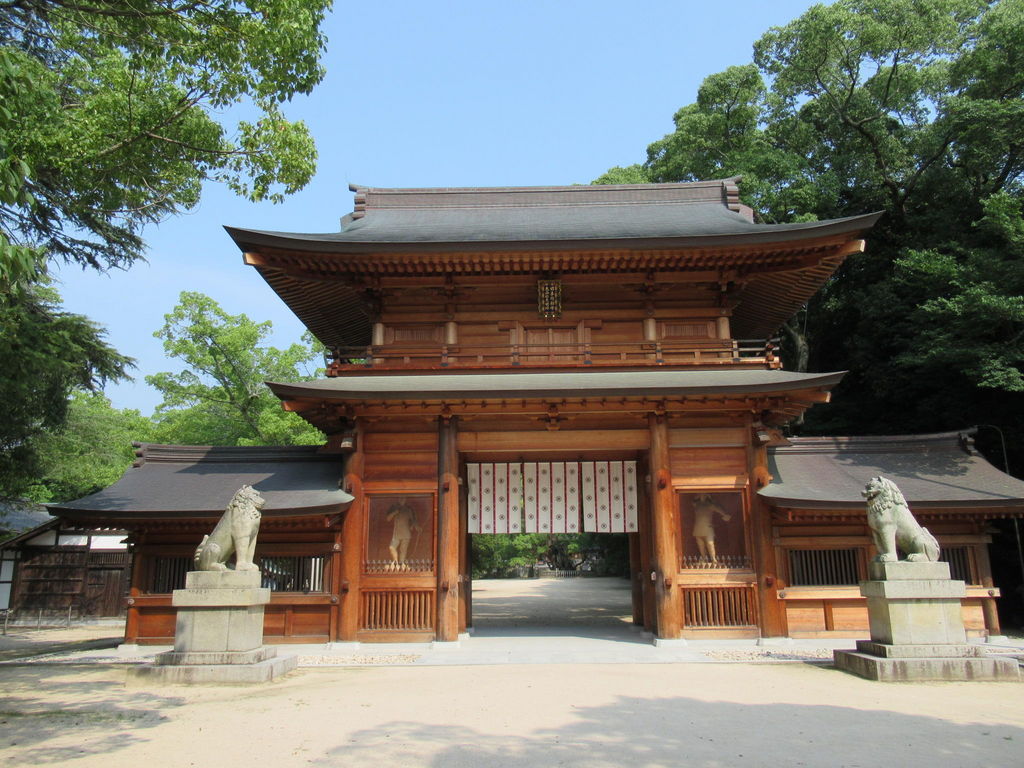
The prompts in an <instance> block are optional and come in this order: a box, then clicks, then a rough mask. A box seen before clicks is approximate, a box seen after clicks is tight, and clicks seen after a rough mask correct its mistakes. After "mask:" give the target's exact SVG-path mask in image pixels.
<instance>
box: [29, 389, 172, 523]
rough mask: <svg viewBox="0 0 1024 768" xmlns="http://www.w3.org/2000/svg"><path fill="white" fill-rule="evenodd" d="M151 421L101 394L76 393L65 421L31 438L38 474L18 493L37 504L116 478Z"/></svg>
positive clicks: (78, 493)
mask: <svg viewBox="0 0 1024 768" xmlns="http://www.w3.org/2000/svg"><path fill="white" fill-rule="evenodd" d="M152 432H153V423H152V422H151V421H150V420H149V419H147V418H146V417H144V416H142V415H141V414H140V413H139V412H138V411H135V410H118V409H116V408H114V407H112V406H111V404H110V401H109V400H108V399H107V398H106V397H104V396H103V395H102V394H97V393H90V392H84V391H78V392H75V393H74V394H73V395H72V397H71V401H70V402H69V404H68V418H67V422H66V424H65V425H64V427H63V428H62V429H60V430H59V431H50V432H44V433H43V434H42V435H40V436H39V437H38V438H37V439H36V440H35V442H34V447H35V450H36V453H37V456H38V461H37V467H38V469H37V475H35V476H34V477H33V479H32V484H31V486H29V487H28V488H26V489H25V491H24V492H23V494H22V495H24V496H25V497H26V498H29V499H31V500H33V501H38V502H40V503H46V502H61V501H69V500H71V499H77V498H80V497H82V496H86V495H88V494H90V493H95V492H96V491H98V490H100V489H102V488H106V487H107V486H108V485H110V484H112V483H114V482H116V481H117V480H118V479H119V478H120V477H121V475H122V474H123V473H124V471H125V470H126V469H128V467H129V466H131V463H132V461H133V459H134V458H135V450H134V448H133V447H132V442H133V441H145V440H149V439H150V437H151V435H152Z"/></svg>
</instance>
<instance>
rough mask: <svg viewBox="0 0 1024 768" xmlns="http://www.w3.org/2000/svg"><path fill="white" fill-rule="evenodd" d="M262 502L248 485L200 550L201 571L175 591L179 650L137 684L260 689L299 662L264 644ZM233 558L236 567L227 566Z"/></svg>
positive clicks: (145, 671) (266, 596)
mask: <svg viewBox="0 0 1024 768" xmlns="http://www.w3.org/2000/svg"><path fill="white" fill-rule="evenodd" d="M265 503H266V502H265V501H264V499H263V497H262V496H260V494H259V492H258V491H256V490H255V489H254V488H252V487H250V486H248V485H243V486H242V487H241V488H239V489H238V491H237V492H236V493H235V495H234V497H233V498H232V499H231V501H230V502H229V503H228V506H227V509H226V510H225V511H224V515H223V516H222V517H221V519H220V520H219V521H218V522H217V525H216V526H215V527H214V529H213V533H211V534H209V535H208V536H204V537H203V541H202V543H201V544H200V545H199V546H198V547H197V548H196V554H195V562H196V566H197V567H198V568H199V569H200V570H198V571H190V572H189V573H187V574H186V575H185V589H176V590H174V593H173V595H172V596H171V604H172V605H173V606H174V607H175V608H177V618H176V621H175V627H174V650H173V651H167V652H166V653H161V654H159V655H158V656H157V657H156V661H155V664H154V665H153V666H148V665H147V666H143V667H138V668H136V669H134V670H133V674H134V676H135V677H136V678H142V679H146V678H148V679H153V680H158V681H160V682H165V683H257V682H265V681H267V680H272V679H274V678H275V677H279V676H281V675H283V674H285V673H287V672H289V671H291V670H292V669H294V668H295V666H296V662H297V660H296V658H295V657H294V656H282V657H279V656H277V649H276V648H268V647H267V646H265V645H263V609H264V606H265V605H266V604H267V603H269V602H270V590H269V589H267V588H266V587H261V586H260V583H261V576H260V570H259V567H258V566H257V565H256V564H255V563H254V562H253V555H254V553H255V551H256V535H257V534H258V533H259V527H260V517H261V515H260V510H261V509H262V508H263V506H264V504H265ZM232 554H233V555H234V556H235V568H234V570H229V569H228V566H227V561H228V559H229V558H230V557H231V555H232Z"/></svg>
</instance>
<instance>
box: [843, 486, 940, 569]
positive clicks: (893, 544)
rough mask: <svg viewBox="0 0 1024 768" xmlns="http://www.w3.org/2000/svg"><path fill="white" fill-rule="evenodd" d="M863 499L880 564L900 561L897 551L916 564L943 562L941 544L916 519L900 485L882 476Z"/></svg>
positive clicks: (862, 492) (877, 559)
mask: <svg viewBox="0 0 1024 768" xmlns="http://www.w3.org/2000/svg"><path fill="white" fill-rule="evenodd" d="M861 495H862V496H864V498H865V499H867V502H868V527H869V528H870V529H871V538H872V539H873V540H874V542H875V549H877V550H878V555H877V556H876V557H875V561H876V562H879V563H892V562H895V561H896V560H898V559H899V556H898V555H897V551H896V548H897V547H899V548H900V549H901V550H903V552H904V554H906V556H907V560H908V561H910V562H912V563H917V562H935V561H936V560H938V559H939V542H937V541H936V540H935V537H934V536H932V535H931V534H930V533H929V532H928V529H927V528H922V527H921V525H920V523H918V522H917V520H915V519H914V515H913V513H911V511H910V507H908V506H907V500H906V499H905V498H903V494H902V493H901V492H900V489H899V488H897V487H896V483H894V482H893V481H892V480H887V479H885V478H884V477H881V476H879V477H873V478H871V480H870V481H869V482H868V484H867V485H866V486H864V490H863V491H861Z"/></svg>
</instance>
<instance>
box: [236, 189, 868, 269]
mask: <svg viewBox="0 0 1024 768" xmlns="http://www.w3.org/2000/svg"><path fill="white" fill-rule="evenodd" d="M723 184H724V182H720V181H718V182H699V183H694V184H693V185H687V184H649V185H638V186H607V187H602V186H590V187H522V188H518V189H510V188H496V189H436V190H435V189H426V190H376V189H368V190H359V191H360V192H361V193H362V194H363V195H364V196H366V197H367V198H368V199H370V200H376V199H377V198H384V199H387V200H388V202H387V204H378V205H370V204H366V205H365V206H364V208H363V210H361V211H360V210H357V212H356V214H350V215H349V216H346V217H345V218H344V219H343V220H342V228H341V231H340V232H328V233H297V232H296V233H291V232H270V231H263V230H254V229H239V228H235V227H225V229H226V230H227V232H228V234H229V235H231V237H232V238H233V239H234V240H235V242H236V243H238V245H239V246H240V247H242V248H243V249H244V248H246V247H247V246H248V247H251V246H270V247H275V248H284V249H299V250H303V251H309V252H315V253H346V252H353V253H367V252H373V251H382V250H389V251H395V250H403V251H405V250H416V251H419V250H433V251H466V250H487V249H489V248H502V249H507V248H510V247H514V248H515V249H516V250H522V249H548V248H556V249H565V248H595V247H601V248H616V247H618V248H639V247H642V248H684V247H691V248H696V247H709V246H728V245H744V244H754V243H780V242H787V243H789V242H798V241H800V240H808V239H812V238H821V237H828V236H831V235H836V234H847V233H852V232H859V231H862V230H866V229H868V228H870V227H871V226H872V225H873V224H874V222H875V221H876V220H877V219H878V216H879V215H880V214H868V215H866V216H852V217H848V218H844V219H829V220H825V221H812V222H800V223H793V224H755V223H754V222H753V221H751V220H750V219H749V218H748V217H747V216H744V215H743V214H742V213H740V212H737V211H735V210H730V208H729V207H727V205H726V201H725V198H724V192H723ZM692 187H698V188H699V189H701V190H705V189H710V190H711V192H712V194H710V195H708V194H704V195H701V196H699V197H694V196H693V195H689V196H687V195H680V194H678V193H679V192H680V191H682V192H688V191H689V190H690V189H691V188H692ZM673 193H675V194H673ZM389 198H396V199H395V200H390V199H389ZM447 198H453V199H450V200H449V199H447ZM357 207H358V205H357Z"/></svg>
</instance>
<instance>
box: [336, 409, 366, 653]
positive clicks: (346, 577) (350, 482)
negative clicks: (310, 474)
mask: <svg viewBox="0 0 1024 768" xmlns="http://www.w3.org/2000/svg"><path fill="white" fill-rule="evenodd" d="M363 443H364V433H363V426H362V424H360V423H359V422H356V449H355V451H354V452H353V453H352V454H351V455H350V456H349V457H348V461H347V462H345V481H344V483H343V485H344V487H345V490H346V491H348V493H350V494H351V495H352V496H354V497H355V500H354V501H353V502H352V506H350V507H349V508H348V511H347V512H345V519H344V520H343V521H342V523H341V581H340V583H339V584H338V589H339V591H340V595H339V597H340V601H341V602H340V605H341V616H340V617H339V620H338V629H337V639H338V640H341V641H343V642H355V640H356V636H357V634H358V632H359V579H360V575H361V573H362V570H363V568H362V559H363V530H364V527H365V525H366V515H367V507H366V497H365V496H364V494H363V462H364V457H365V453H364V452H363Z"/></svg>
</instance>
